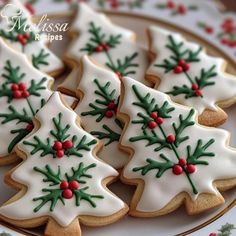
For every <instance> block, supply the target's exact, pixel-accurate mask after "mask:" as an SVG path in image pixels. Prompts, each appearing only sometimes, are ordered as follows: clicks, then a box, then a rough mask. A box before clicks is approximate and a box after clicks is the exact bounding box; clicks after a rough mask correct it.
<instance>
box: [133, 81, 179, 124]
mask: <svg viewBox="0 0 236 236" xmlns="http://www.w3.org/2000/svg"><path fill="white" fill-rule="evenodd" d="M132 89H133V91H134V93H135V95H136V97H137V99H138V102H133V105H135V106H138V107H141V108H142V109H143V110H144V111H145V114H144V113H141V112H139V113H138V114H137V116H138V117H140V118H141V119H139V120H132V123H133V124H143V126H142V128H143V129H145V128H146V127H147V124H148V122H149V121H151V120H152V118H151V117H150V114H151V113H152V112H157V114H158V116H159V117H162V118H171V116H170V115H169V113H171V112H172V111H173V110H174V109H175V108H174V107H171V106H170V105H169V103H168V102H167V101H165V102H164V103H163V104H162V105H161V106H159V105H158V104H157V103H156V100H155V98H151V95H150V93H147V94H146V95H142V94H141V93H140V92H139V91H138V89H137V87H136V86H135V85H133V86H132Z"/></svg>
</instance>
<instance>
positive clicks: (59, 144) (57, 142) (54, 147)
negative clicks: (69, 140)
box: [53, 141, 62, 151]
mask: <svg viewBox="0 0 236 236" xmlns="http://www.w3.org/2000/svg"><path fill="white" fill-rule="evenodd" d="M53 149H55V150H57V151H58V150H61V149H62V143H61V142H60V141H56V142H55V143H54V145H53Z"/></svg>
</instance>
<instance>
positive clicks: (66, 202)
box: [0, 92, 128, 236]
mask: <svg viewBox="0 0 236 236" xmlns="http://www.w3.org/2000/svg"><path fill="white" fill-rule="evenodd" d="M33 123H34V126H35V129H34V131H33V133H32V134H31V135H30V136H28V137H27V138H25V139H24V140H22V141H21V142H20V143H19V144H18V146H17V149H16V150H17V154H18V155H19V156H20V157H21V158H22V159H23V160H24V162H23V163H22V164H21V165H19V166H18V167H17V168H15V169H14V170H13V171H11V172H10V173H9V174H8V175H7V176H6V181H7V182H8V183H9V184H10V185H11V186H13V187H17V188H18V189H21V192H19V193H18V194H17V195H16V196H14V197H13V198H12V199H10V200H9V201H8V202H6V203H5V204H4V205H3V206H2V207H1V208H0V218H1V219H2V220H4V221H7V222H8V223H11V224H13V225H16V226H20V227H26V228H28V227H36V226H39V225H43V224H45V223H47V226H46V229H45V235H78V236H79V235H81V231H80V223H82V224H84V225H89V226H102V225H106V224H110V223H113V222H115V221H117V220H118V219H120V218H121V217H123V216H124V215H125V214H126V212H127V210H128V207H127V206H126V205H125V203H124V202H123V201H121V200H120V199H119V198H118V197H116V196H115V195H114V194H113V193H111V192H110V191H109V190H108V189H107V188H106V185H107V184H108V183H109V182H111V181H112V180H114V178H116V176H117V175H118V173H117V172H116V171H115V170H114V169H113V168H112V167H110V166H109V165H107V164H105V163H104V162H102V161H100V160H99V159H97V157H96V153H97V152H98V151H99V149H100V148H101V147H102V145H101V143H99V142H98V140H97V139H95V138H94V137H93V136H92V135H90V134H89V133H87V132H86V131H84V130H83V129H82V128H81V127H80V126H79V118H78V117H77V115H76V113H75V112H74V111H73V110H71V109H69V108H68V107H66V105H65V103H64V102H63V100H62V98H61V96H60V94H59V93H58V92H55V93H54V94H53V95H52V96H51V98H50V99H49V101H48V102H47V103H46V105H45V106H44V107H43V108H42V109H41V110H40V111H39V112H38V113H37V115H36V116H35V118H34V121H33ZM22 208H23V209H24V210H22Z"/></svg>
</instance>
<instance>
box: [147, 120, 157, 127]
mask: <svg viewBox="0 0 236 236" xmlns="http://www.w3.org/2000/svg"><path fill="white" fill-rule="evenodd" d="M148 127H149V128H150V129H155V128H156V127H157V123H156V122H155V121H153V120H151V121H149V122H148Z"/></svg>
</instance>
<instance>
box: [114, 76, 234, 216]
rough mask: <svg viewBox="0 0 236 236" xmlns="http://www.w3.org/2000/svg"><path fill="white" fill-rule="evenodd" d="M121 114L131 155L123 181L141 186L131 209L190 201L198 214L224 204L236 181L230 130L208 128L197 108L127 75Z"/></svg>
mask: <svg viewBox="0 0 236 236" xmlns="http://www.w3.org/2000/svg"><path fill="white" fill-rule="evenodd" d="M122 81H123V82H122V86H121V88H122V89H121V98H120V104H119V108H118V117H119V118H122V119H123V121H124V122H125V124H126V126H125V127H126V128H125V130H124V133H123V134H122V140H121V145H122V146H123V148H124V149H125V150H126V151H128V152H129V153H130V154H131V159H130V161H129V163H128V164H127V165H126V166H125V168H124V171H123V174H122V180H123V181H125V182H126V183H129V184H133V185H137V189H136V192H135V194H134V196H133V199H132V201H131V207H130V208H131V209H130V214H131V215H133V216H138V217H154V216H159V215H164V214H167V213H169V212H172V211H174V210H175V209H177V208H178V207H179V206H180V205H182V204H185V206H186V210H187V212H188V214H197V213H200V212H203V211H206V210H208V209H211V208H213V207H216V206H218V205H220V204H222V203H224V198H223V196H222V195H221V194H220V192H219V191H224V190H227V189H230V188H232V187H235V186H236V172H235V169H236V151H235V150H234V149H232V148H230V147H229V146H228V142H229V133H228V132H227V131H225V130H221V129H216V128H209V127H204V126H201V125H199V124H198V122H197V113H196V111H195V110H194V109H193V108H188V107H184V106H181V105H178V104H176V103H173V102H172V101H171V100H170V99H169V97H168V96H167V95H166V94H164V93H162V92H159V91H156V90H155V89H152V88H148V87H146V86H145V85H143V84H141V83H139V82H137V81H135V80H133V79H130V78H127V77H126V78H123V80H122Z"/></svg>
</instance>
